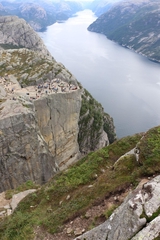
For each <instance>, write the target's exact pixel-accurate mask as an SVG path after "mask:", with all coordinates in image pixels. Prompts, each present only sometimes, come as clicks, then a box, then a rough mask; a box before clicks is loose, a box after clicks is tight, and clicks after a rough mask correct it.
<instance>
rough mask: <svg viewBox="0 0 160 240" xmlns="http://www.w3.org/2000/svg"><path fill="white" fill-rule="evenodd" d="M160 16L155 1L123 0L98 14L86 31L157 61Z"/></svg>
mask: <svg viewBox="0 0 160 240" xmlns="http://www.w3.org/2000/svg"><path fill="white" fill-rule="evenodd" d="M159 14H160V2H159V1H158V0H153V1H152V0H136V1H132V0H131V1H126V0H125V1H122V2H120V3H117V4H116V5H114V6H113V7H112V8H111V9H110V10H109V11H107V12H106V13H104V14H103V15H101V16H100V17H99V18H98V19H97V20H96V21H95V22H94V23H92V24H91V25H90V26H89V27H88V30H89V31H94V32H97V33H102V34H105V35H106V36H107V38H109V39H111V40H113V41H115V42H118V43H119V44H121V45H122V46H124V47H127V48H130V49H133V50H134V51H136V52H138V53H140V54H142V55H144V56H146V57H147V58H149V59H151V60H153V61H157V62H160V49H159V45H160V31H159V24H160V22H159Z"/></svg>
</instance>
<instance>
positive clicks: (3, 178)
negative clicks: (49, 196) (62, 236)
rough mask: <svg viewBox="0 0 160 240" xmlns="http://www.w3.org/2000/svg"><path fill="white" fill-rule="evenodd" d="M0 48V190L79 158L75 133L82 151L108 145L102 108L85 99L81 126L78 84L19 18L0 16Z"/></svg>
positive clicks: (39, 178) (44, 177)
mask: <svg viewBox="0 0 160 240" xmlns="http://www.w3.org/2000/svg"><path fill="white" fill-rule="evenodd" d="M0 46H1V47H2V48H7V49H2V50H0V59H1V62H0V191H4V190H6V189H9V188H15V187H17V186H18V185H20V184H22V183H24V182H26V181H27V180H32V181H35V182H36V183H39V184H42V183H44V182H46V181H48V180H49V179H50V178H51V177H52V176H53V175H54V174H55V173H56V171H58V170H59V169H60V170H61V169H64V168H66V167H67V166H68V165H69V164H71V163H73V162H74V161H76V160H78V159H79V158H80V156H79V154H80V153H79V148H80V151H81V146H80V143H79V141H78V134H79V133H80V132H81V133H82V134H80V135H82V139H81V142H82V145H83V143H84V139H87V141H88V142H87V144H88V145H87V150H86V152H87V151H91V150H95V149H97V148H100V147H102V146H105V145H106V142H107V144H108V138H107V135H106V133H104V130H103V125H104V121H103V116H104V112H103V109H102V106H99V105H100V104H98V103H96V104H95V102H96V101H95V100H93V98H92V101H91V103H90V104H89V105H88V104H85V99H86V98H87V97H86V98H85V99H84V101H83V109H84V110H85V111H83V112H86V111H87V112H88V110H86V107H85V106H86V105H87V106H89V108H90V110H91V111H90V113H91V116H90V118H89V121H88V122H87V124H86V122H85V121H84V122H83V124H82V125H83V127H81V126H80V124H79V119H80V111H81V109H82V98H81V93H82V92H83V87H82V86H80V87H79V85H78V82H77V80H76V79H75V77H74V76H73V75H72V74H71V73H70V72H69V71H68V70H67V69H66V68H65V67H64V66H63V65H62V64H60V63H57V62H56V61H55V60H54V59H53V58H52V57H51V55H50V54H49V53H48V51H47V49H46V47H45V46H44V44H43V42H42V40H41V39H40V37H39V36H38V35H37V34H36V33H35V32H34V31H33V30H32V29H31V27H30V26H29V25H28V24H27V23H26V22H25V21H24V20H22V19H18V18H17V17H11V16H10V17H0ZM11 48H14V49H11ZM15 48H17V49H15ZM19 48H20V49H19ZM26 48H28V49H26ZM60 83H61V84H62V85H65V87H64V88H65V90H64V91H62V88H61V86H60V85H59V84H60ZM46 85H47V89H46V88H45V87H46ZM39 87H40V88H39ZM55 88H57V89H58V90H57V92H56V93H55V91H54V90H55ZM72 88H74V89H73V90H72ZM42 89H43V91H42ZM60 89H61V90H60ZM44 91H45V92H44ZM88 99H89V98H88ZM86 103H87V102H86ZM91 125H93V126H91ZM88 127H89V129H88ZM84 130H85V131H84ZM90 133H92V135H90ZM89 135H90V136H89ZM92 143H94V145H93V144H92ZM81 153H82V151H81Z"/></svg>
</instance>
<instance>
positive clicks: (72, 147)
mask: <svg viewBox="0 0 160 240" xmlns="http://www.w3.org/2000/svg"><path fill="white" fill-rule="evenodd" d="M34 105H35V111H36V118H37V122H38V126H39V129H40V132H41V134H42V136H43V137H44V139H45V141H46V143H47V145H48V147H49V150H50V151H51V153H52V155H53V156H54V157H56V162H57V163H58V165H59V167H60V169H64V168H66V167H67V166H68V165H69V164H71V163H72V162H73V161H75V160H76V159H77V158H78V154H79V146H78V142H77V136H78V131H79V129H78V119H79V112H80V108H81V90H80V89H79V90H76V91H75V92H70V93H58V94H51V95H49V96H47V97H43V98H41V99H39V100H36V101H35V102H34Z"/></svg>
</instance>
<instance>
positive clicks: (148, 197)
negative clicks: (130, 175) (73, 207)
mask: <svg viewBox="0 0 160 240" xmlns="http://www.w3.org/2000/svg"><path fill="white" fill-rule="evenodd" d="M159 196H160V176H157V177H155V178H154V179H152V180H151V181H150V182H148V183H145V184H144V185H142V186H141V187H138V188H137V189H135V190H134V191H133V192H132V193H130V194H129V195H128V196H127V197H126V198H125V200H124V202H123V203H122V205H121V206H120V207H118V208H117V209H116V210H115V211H114V212H113V214H112V215H111V216H110V218H109V219H108V220H107V221H105V222H104V223H103V224H101V225H99V226H98V227H96V228H94V229H92V230H90V231H88V232H86V233H85V234H83V235H81V236H78V238H76V239H75V240H84V239H86V240H106V239H107V240H128V239H132V237H134V236H135V237H134V238H133V239H134V240H139V239H142V240H153V239H154V238H155V237H156V236H158V234H159V233H160V222H159V221H160V219H159V218H160V217H157V218H155V219H154V220H153V221H152V222H150V223H149V224H148V225H147V226H146V223H147V219H148V217H151V216H152V215H153V213H156V212H157V211H158V210H159V206H160V197H159ZM136 234H137V235H136ZM136 236H138V237H136ZM141 236H144V238H143V237H142V238H141Z"/></svg>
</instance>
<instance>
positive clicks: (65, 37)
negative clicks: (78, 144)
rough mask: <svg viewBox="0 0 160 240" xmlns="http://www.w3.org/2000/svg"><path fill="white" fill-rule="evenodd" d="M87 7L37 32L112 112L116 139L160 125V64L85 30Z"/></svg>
mask: <svg viewBox="0 0 160 240" xmlns="http://www.w3.org/2000/svg"><path fill="white" fill-rule="evenodd" d="M95 19H96V17H95V16H94V14H93V13H92V12H91V11H89V10H85V11H83V12H79V13H77V15H76V16H75V17H73V18H70V19H69V20H67V21H66V22H63V23H56V24H54V25H52V26H49V27H48V28H47V31H46V32H42V33H39V34H40V36H41V38H42V39H43V41H44V43H45V44H46V46H47V48H48V49H49V51H50V52H51V54H52V55H53V57H54V58H55V59H56V60H57V61H58V62H62V63H63V64H64V65H65V67H67V68H68V69H69V70H70V71H71V72H72V73H73V74H74V75H75V77H76V78H77V79H78V81H79V82H81V83H82V85H83V86H84V87H85V88H86V89H87V90H88V91H89V92H90V93H91V94H92V95H93V97H95V98H96V99H97V100H98V101H99V102H100V103H101V104H102V106H103V107H104V110H105V111H106V112H107V113H109V114H110V115H111V116H112V117H113V119H114V123H115V126H116V132H117V136H118V137H123V136H126V135H131V134H134V133H136V132H141V131H146V130H147V129H149V128H151V127H154V126H157V125H159V124H160V64H157V63H154V62H151V61H149V60H147V59H146V58H144V57H143V56H140V55H138V54H136V53H134V52H132V51H131V50H129V49H126V48H123V47H121V46H119V45H118V44H117V43H114V42H112V41H110V40H108V39H107V38H106V37H105V36H104V35H101V34H97V33H92V32H89V31H87V27H88V26H89V24H90V23H92V22H93V21H94V20H95Z"/></svg>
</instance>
